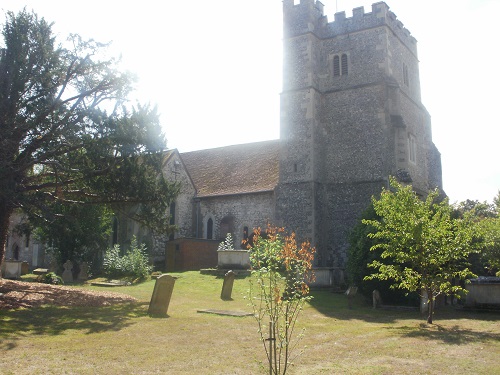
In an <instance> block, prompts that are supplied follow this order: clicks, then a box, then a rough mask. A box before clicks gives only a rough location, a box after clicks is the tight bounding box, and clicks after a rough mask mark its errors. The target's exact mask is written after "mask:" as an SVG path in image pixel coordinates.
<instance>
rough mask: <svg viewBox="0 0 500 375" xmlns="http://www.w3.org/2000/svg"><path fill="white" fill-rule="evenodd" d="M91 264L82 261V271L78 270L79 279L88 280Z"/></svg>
mask: <svg viewBox="0 0 500 375" xmlns="http://www.w3.org/2000/svg"><path fill="white" fill-rule="evenodd" d="M88 270H89V265H88V263H87V262H82V264H80V272H78V281H87V280H88V278H89V274H88Z"/></svg>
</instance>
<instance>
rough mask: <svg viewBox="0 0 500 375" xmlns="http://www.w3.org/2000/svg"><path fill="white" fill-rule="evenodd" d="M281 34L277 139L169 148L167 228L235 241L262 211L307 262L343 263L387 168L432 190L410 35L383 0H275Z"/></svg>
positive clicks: (433, 159) (433, 167)
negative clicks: (330, 10)
mask: <svg viewBox="0 0 500 375" xmlns="http://www.w3.org/2000/svg"><path fill="white" fill-rule="evenodd" d="M283 34H284V38H283V53H284V58H283V91H282V93H281V124H280V139H278V140H273V141H265V142H257V143H250V144H242V145H234V146H228V147H221V148H215V149H208V150H201V151H193V152H186V153H179V152H177V151H176V150H173V151H171V152H170V153H169V155H168V156H167V158H166V163H165V168H164V171H165V174H166V175H167V176H169V178H170V179H175V180H177V181H179V182H181V185H182V188H181V194H180V195H179V197H178V199H177V200H176V202H175V205H174V209H171V214H172V215H173V216H172V222H174V223H175V224H176V225H177V226H178V227H179V231H178V232H177V233H176V234H175V235H174V237H175V238H176V239H180V238H193V239H205V240H210V239H214V240H218V241H221V240H223V239H224V238H225V236H226V234H227V233H231V234H232V236H233V238H234V239H235V244H236V247H238V244H239V243H240V242H241V240H242V239H243V238H245V236H247V235H248V233H249V231H250V232H251V231H252V229H253V228H256V227H262V228H265V226H266V223H267V222H270V223H272V224H274V225H279V226H284V227H285V228H286V229H287V230H289V231H292V230H293V231H295V232H296V233H297V235H298V238H299V239H309V240H310V241H311V242H312V244H313V245H314V246H315V247H316V249H317V254H316V259H315V266H316V267H340V268H343V267H344V266H345V264H346V257H347V247H348V242H347V236H348V233H349V231H350V229H351V228H352V227H353V226H354V225H355V224H356V221H357V220H358V219H359V217H360V215H361V213H362V212H363V210H365V209H366V208H367V207H368V205H369V203H370V199H371V197H372V196H373V195H377V194H378V193H380V191H381V189H382V188H384V187H388V182H389V177H390V176H395V177H396V178H397V179H398V180H399V181H400V182H404V183H410V184H412V186H413V188H414V190H415V191H416V192H417V193H418V194H421V195H425V194H426V193H427V192H428V191H429V190H430V189H434V188H436V187H438V188H440V189H442V179H441V156H440V153H439V151H438V150H437V148H436V146H435V145H434V143H433V142H432V132H431V118H430V115H429V113H428V112H427V110H426V109H425V107H424V105H423V104H422V102H421V97H420V81H419V70H418V63H419V61H418V56H417V41H416V39H415V38H414V37H413V36H412V35H411V34H410V32H409V31H408V30H407V29H406V28H405V27H404V26H403V24H402V23H401V22H400V21H399V20H398V19H397V18H396V16H395V15H394V13H392V12H391V11H390V10H389V7H388V5H387V4H386V3H384V2H378V3H375V4H373V5H372V9H371V12H369V13H365V12H364V8H363V7H359V8H355V9H354V10H353V15H352V17H349V18H348V17H346V15H345V12H339V13H336V14H335V19H334V21H333V22H329V21H328V19H327V17H326V16H325V15H324V14H323V4H321V3H320V2H319V1H315V0H300V2H297V1H294V0H284V1H283Z"/></svg>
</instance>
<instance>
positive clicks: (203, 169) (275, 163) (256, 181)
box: [180, 140, 279, 197]
mask: <svg viewBox="0 0 500 375" xmlns="http://www.w3.org/2000/svg"><path fill="white" fill-rule="evenodd" d="M180 155H181V158H182V161H183V163H184V165H185V166H186V169H187V171H188V173H189V174H190V176H191V179H192V180H193V183H194V185H195V187H196V189H197V191H198V197H207V196H217V195H229V194H242V193H255V192H259V191H270V190H273V189H274V188H275V187H276V185H277V184H278V175H279V140H273V141H264V142H256V143H247V144H241V145H234V146H227V147H219V148H212V149H207V150H200V151H191V152H184V153H181V154H180Z"/></svg>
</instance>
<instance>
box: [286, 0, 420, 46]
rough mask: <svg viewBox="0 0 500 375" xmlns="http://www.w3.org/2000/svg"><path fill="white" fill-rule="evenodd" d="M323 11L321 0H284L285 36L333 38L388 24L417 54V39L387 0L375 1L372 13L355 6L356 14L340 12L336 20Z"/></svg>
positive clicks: (353, 11)
mask: <svg viewBox="0 0 500 375" xmlns="http://www.w3.org/2000/svg"><path fill="white" fill-rule="evenodd" d="M323 12H324V5H323V4H322V3H321V2H319V1H317V0H300V2H299V3H297V4H295V1H294V0H283V14H284V33H285V36H296V35H301V34H303V33H306V32H312V33H314V34H315V35H317V36H318V37H320V38H332V37H335V36H337V35H342V34H349V33H353V32H357V31H361V30H365V29H369V28H374V27H378V26H383V25H386V26H388V27H389V28H390V29H391V30H392V31H393V32H394V33H395V34H396V35H397V36H398V37H399V38H400V39H401V40H402V42H403V43H405V45H406V46H407V47H408V48H409V49H410V50H412V51H413V52H414V53H415V54H416V45H417V40H416V39H415V38H414V37H413V36H412V35H411V33H410V31H409V30H408V29H406V28H405V27H404V25H403V23H402V22H401V21H399V20H398V19H397V17H396V15H395V14H394V13H393V12H392V11H390V8H389V6H388V5H387V4H386V3H385V2H383V1H381V2H378V3H374V4H372V11H371V12H369V13H365V10H364V7H357V8H354V9H353V10H352V17H346V13H345V11H342V12H337V13H335V15H334V21H333V22H328V18H327V16H325V15H324V13H323Z"/></svg>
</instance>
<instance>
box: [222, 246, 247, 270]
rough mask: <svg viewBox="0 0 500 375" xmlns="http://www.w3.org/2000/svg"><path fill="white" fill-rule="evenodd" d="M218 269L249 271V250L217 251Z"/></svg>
mask: <svg viewBox="0 0 500 375" xmlns="http://www.w3.org/2000/svg"><path fill="white" fill-rule="evenodd" d="M217 267H218V268H222V269H233V268H234V269H249V268H250V252H249V251H248V250H217Z"/></svg>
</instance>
